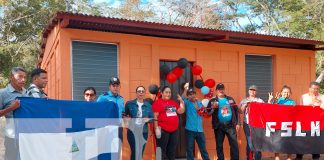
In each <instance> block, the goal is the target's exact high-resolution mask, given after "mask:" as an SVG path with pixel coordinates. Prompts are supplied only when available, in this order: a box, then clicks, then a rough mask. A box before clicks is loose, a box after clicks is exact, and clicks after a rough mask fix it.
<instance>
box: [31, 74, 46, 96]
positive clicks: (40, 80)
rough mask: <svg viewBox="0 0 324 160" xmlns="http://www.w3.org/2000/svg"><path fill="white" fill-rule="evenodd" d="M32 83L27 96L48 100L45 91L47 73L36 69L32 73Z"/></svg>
mask: <svg viewBox="0 0 324 160" xmlns="http://www.w3.org/2000/svg"><path fill="white" fill-rule="evenodd" d="M31 78H32V83H31V84H30V86H29V88H28V89H27V94H28V96H30V97H34V98H47V94H46V93H45V92H44V91H43V89H44V88H45V87H46V85H47V72H46V71H45V70H43V69H40V68H36V69H34V70H33V71H32V72H31Z"/></svg>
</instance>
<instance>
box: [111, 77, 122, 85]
mask: <svg viewBox="0 0 324 160" xmlns="http://www.w3.org/2000/svg"><path fill="white" fill-rule="evenodd" d="M112 84H118V85H119V84H120V81H119V78H118V77H111V78H110V80H109V85H112Z"/></svg>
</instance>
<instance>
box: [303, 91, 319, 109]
mask: <svg viewBox="0 0 324 160" xmlns="http://www.w3.org/2000/svg"><path fill="white" fill-rule="evenodd" d="M302 105H307V106H321V107H323V106H324V95H322V94H318V95H317V96H311V95H310V94H309V93H306V94H303V95H302Z"/></svg>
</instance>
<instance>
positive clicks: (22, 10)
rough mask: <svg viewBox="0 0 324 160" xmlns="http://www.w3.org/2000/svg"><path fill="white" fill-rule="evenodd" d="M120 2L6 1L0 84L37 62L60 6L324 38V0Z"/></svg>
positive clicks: (0, 18)
mask: <svg viewBox="0 0 324 160" xmlns="http://www.w3.org/2000/svg"><path fill="white" fill-rule="evenodd" d="M119 2H120V3H119V5H117V6H116V5H115V6H111V5H109V4H108V3H106V2H100V3H97V2H96V1H94V0H0V66H1V67H0V87H3V86H4V85H6V84H7V83H8V79H7V77H8V74H9V70H10V68H11V67H14V66H22V67H25V68H26V69H27V70H28V71H29V70H31V69H32V68H34V67H35V64H36V61H37V58H38V52H39V47H40V40H41V35H42V31H43V29H44V28H45V26H46V25H47V24H48V21H49V19H50V18H51V17H52V16H53V14H54V13H56V12H57V11H69V12H73V13H84V14H92V15H99V16H111V17H119V18H127V19H135V20H150V21H155V22H163V23H174V24H180V25H186V26H195V27H207V28H215V29H230V30H232V29H236V30H239V31H247V32H257V33H267V34H273V35H279V36H290V37H300V38H310V39H318V40H324V1H323V0H219V1H214V0H200V1H192V0H156V1H154V3H153V2H151V1H147V2H146V3H142V1H140V0H122V1H119ZM242 19H245V22H244V23H243V22H242ZM316 60H317V67H316V72H317V74H318V73H320V72H321V71H322V70H323V69H324V65H323V64H324V52H318V53H317V55H316ZM323 83H324V82H322V83H321V84H322V86H323V85H324V84H323ZM321 88H323V87H321ZM322 91H323V90H322Z"/></svg>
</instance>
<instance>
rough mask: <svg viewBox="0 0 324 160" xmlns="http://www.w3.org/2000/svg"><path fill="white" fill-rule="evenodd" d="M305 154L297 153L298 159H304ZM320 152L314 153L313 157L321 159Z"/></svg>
mask: <svg viewBox="0 0 324 160" xmlns="http://www.w3.org/2000/svg"><path fill="white" fill-rule="evenodd" d="M303 156H304V155H303V154H297V156H296V159H297V160H301V159H303ZM320 156H321V155H320V154H312V157H313V159H319V158H320Z"/></svg>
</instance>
